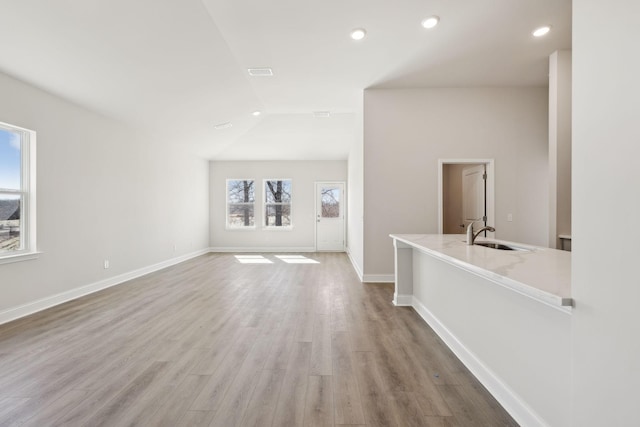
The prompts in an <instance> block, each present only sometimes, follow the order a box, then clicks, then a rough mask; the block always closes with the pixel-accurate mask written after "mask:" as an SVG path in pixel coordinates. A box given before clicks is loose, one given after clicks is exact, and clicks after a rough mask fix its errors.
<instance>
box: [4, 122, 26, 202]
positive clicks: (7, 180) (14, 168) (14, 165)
mask: <svg viewBox="0 0 640 427" xmlns="http://www.w3.org/2000/svg"><path fill="white" fill-rule="evenodd" d="M20 141H21V136H20V134H19V133H16V132H11V131H9V130H6V129H2V128H0V188H4V189H8V190H20V165H21V161H20V151H21V143H20Z"/></svg>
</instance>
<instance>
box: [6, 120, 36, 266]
mask: <svg viewBox="0 0 640 427" xmlns="http://www.w3.org/2000/svg"><path fill="white" fill-rule="evenodd" d="M34 165H35V132H32V131H29V130H26V129H21V128H18V127H15V126H11V125H8V124H5V123H0V262H7V261H14V260H18V259H19V258H20V255H26V254H32V253H33V252H35V249H36V248H35V246H36V245H35V233H36V230H35V166H34Z"/></svg>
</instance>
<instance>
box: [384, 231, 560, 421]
mask: <svg viewBox="0 0 640 427" xmlns="http://www.w3.org/2000/svg"><path fill="white" fill-rule="evenodd" d="M391 238H392V239H393V242H394V247H395V270H396V271H395V278H396V283H395V293H394V301H393V303H394V304H396V305H398V306H411V307H413V308H414V309H415V310H416V312H417V313H418V314H419V315H420V316H422V318H423V319H424V320H425V321H426V322H427V323H428V324H429V325H430V326H431V327H432V328H433V329H434V331H435V332H436V333H437V334H438V335H439V336H440V337H441V338H442V339H443V341H444V342H445V343H446V344H447V345H448V346H449V347H450V348H451V349H452V351H453V352H454V353H455V354H456V355H457V356H458V357H459V358H460V360H461V361H462V362H463V363H464V364H465V365H466V366H467V367H468V368H469V369H470V370H471V372H473V374H474V375H475V376H476V377H477V378H478V379H479V380H480V382H481V383H482V384H483V385H484V386H485V387H486V388H487V389H488V390H489V391H490V392H491V393H492V394H493V395H494V397H496V399H497V400H498V401H499V402H500V403H501V404H502V405H503V406H504V407H505V409H506V410H507V411H509V413H510V414H511V415H512V416H513V417H514V418H515V419H516V421H518V422H519V423H520V424H521V425H527V426H528V425H531V426H536V425H541V426H544V425H553V426H555V425H569V424H570V420H569V414H570V408H569V402H570V364H569V361H570V336H571V310H572V305H573V299H572V297H571V286H570V283H571V254H570V253H568V252H565V251H559V250H555V249H549V248H539V247H533V246H528V245H522V244H517V243H515V244H511V245H512V246H516V247H517V248H518V249H521V250H513V251H503V250H499V249H493V248H488V247H482V246H478V245H473V246H468V245H467V244H466V242H465V236H464V235H440V234H439V235H424V234H420V235H418V234H397V235H396V234H393V235H391ZM480 241H482V239H478V242H480ZM503 243H507V244H509V243H510V242H503Z"/></svg>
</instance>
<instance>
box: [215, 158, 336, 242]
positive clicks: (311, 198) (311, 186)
mask: <svg viewBox="0 0 640 427" xmlns="http://www.w3.org/2000/svg"><path fill="white" fill-rule="evenodd" d="M209 169H210V173H209V176H210V182H209V188H210V200H211V203H210V230H211V235H210V244H211V247H212V248H213V249H214V250H221V251H222V250H270V249H274V250H275V249H281V250H289V251H313V250H314V249H315V224H316V220H315V182H317V181H345V182H346V181H347V162H346V161H264V162H258V161H256V162H235V161H223V162H221V161H217V162H216V161H213V162H211V163H210V168H209ZM234 178H236V179H244V178H247V179H249V178H253V179H254V180H255V181H256V228H255V229H253V230H227V229H226V180H227V179H234ZM273 178H290V179H291V180H292V182H291V193H292V195H291V222H292V225H293V228H292V229H291V230H265V229H263V228H262V223H261V222H260V220H261V219H262V214H261V212H262V203H263V198H264V194H263V191H264V190H263V189H262V185H263V184H262V183H263V180H264V179H273ZM347 215H349V212H347Z"/></svg>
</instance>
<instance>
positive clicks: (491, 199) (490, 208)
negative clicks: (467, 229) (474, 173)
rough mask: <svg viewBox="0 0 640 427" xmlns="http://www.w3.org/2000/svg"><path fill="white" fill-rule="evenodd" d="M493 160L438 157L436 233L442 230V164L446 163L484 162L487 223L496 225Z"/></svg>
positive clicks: (440, 232)
mask: <svg viewBox="0 0 640 427" xmlns="http://www.w3.org/2000/svg"><path fill="white" fill-rule="evenodd" d="M494 163H495V160H494V159H438V234H442V232H443V230H444V213H443V211H444V202H443V189H442V185H443V184H444V179H443V171H444V165H448V164H484V165H485V166H486V168H487V169H486V171H487V196H486V197H487V224H488V225H491V226H493V227H495V225H496V209H495V203H496V202H495V201H496V188H495V186H496V176H495V164H494Z"/></svg>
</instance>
